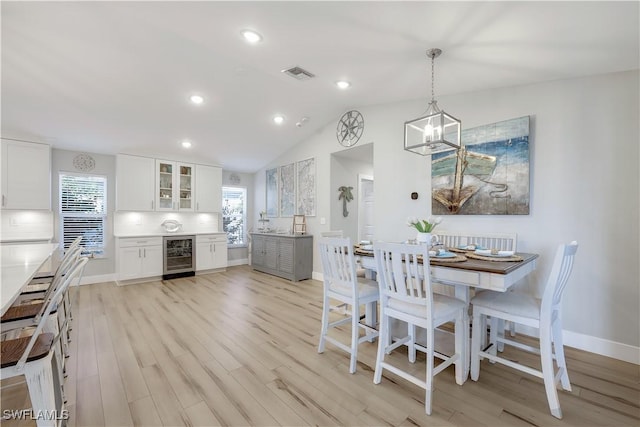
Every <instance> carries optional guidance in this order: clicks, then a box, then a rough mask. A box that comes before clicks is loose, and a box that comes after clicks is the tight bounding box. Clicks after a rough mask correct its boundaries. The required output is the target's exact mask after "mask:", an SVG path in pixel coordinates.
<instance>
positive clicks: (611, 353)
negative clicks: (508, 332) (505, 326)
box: [516, 325, 640, 365]
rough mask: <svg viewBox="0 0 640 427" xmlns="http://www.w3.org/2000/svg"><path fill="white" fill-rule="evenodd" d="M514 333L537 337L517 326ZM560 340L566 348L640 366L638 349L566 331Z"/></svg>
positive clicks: (536, 332)
mask: <svg viewBox="0 0 640 427" xmlns="http://www.w3.org/2000/svg"><path fill="white" fill-rule="evenodd" d="M516 331H517V332H518V333H521V334H525V335H529V336H532V337H536V338H538V337H539V334H538V330H537V329H535V328H531V327H526V326H521V325H518V326H516ZM562 339H563V340H564V345H565V346H567V347H573V348H577V349H578V350H583V351H588V352H589V353H595V354H599V355H600V356H606V357H612V358H614V359H618V360H622V361H624V362H629V363H633V364H636V365H640V347H634V346H631V345H629V344H624V343H620V342H615V341H611V340H607V339H604V338H598V337H594V336H591V335H585V334H580V333H578V332H572V331H567V330H566V329H565V330H563V331H562Z"/></svg>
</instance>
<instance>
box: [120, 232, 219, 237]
mask: <svg viewBox="0 0 640 427" xmlns="http://www.w3.org/2000/svg"><path fill="white" fill-rule="evenodd" d="M199 234H207V235H208V234H219V235H226V234H227V233H225V232H224V231H199V232H196V231H193V232H187V231H180V232H179V233H168V232H166V231H165V232H160V233H136V234H115V235H114V237H116V238H122V239H126V238H130V237H134V238H135V237H164V236H197V235H199Z"/></svg>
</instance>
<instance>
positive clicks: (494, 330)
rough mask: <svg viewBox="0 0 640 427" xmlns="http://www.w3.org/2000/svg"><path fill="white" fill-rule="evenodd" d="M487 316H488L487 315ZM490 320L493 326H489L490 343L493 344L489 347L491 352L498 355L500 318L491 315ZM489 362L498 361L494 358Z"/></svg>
mask: <svg viewBox="0 0 640 427" xmlns="http://www.w3.org/2000/svg"><path fill="white" fill-rule="evenodd" d="M485 317H486V316H485ZM489 322H490V323H491V326H489V343H490V344H493V345H492V346H491V348H490V349H489V353H491V354H493V355H494V356H497V354H498V332H499V331H498V319H497V318H496V317H490V318H489ZM489 363H492V364H493V363H496V362H495V361H493V360H490V361H489Z"/></svg>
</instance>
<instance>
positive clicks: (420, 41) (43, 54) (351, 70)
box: [1, 1, 639, 172]
mask: <svg viewBox="0 0 640 427" xmlns="http://www.w3.org/2000/svg"><path fill="white" fill-rule="evenodd" d="M1 13H2V136H3V137H10V138H18V139H26V140H35V141H44V142H48V143H51V144H52V145H53V146H54V147H56V148H62V149H70V150H78V151H89V152H98V153H109V154H115V153H118V152H126V153H132V154H146V155H152V156H159V157H170V158H179V159H194V160H198V161H201V162H207V163H215V164H219V165H221V166H223V167H224V168H225V169H228V170H235V171H240V172H253V171H255V170H258V169H259V168H261V167H263V166H264V165H265V164H267V163H268V162H269V161H271V160H272V159H274V158H276V157H277V156H279V155H280V154H282V153H283V152H284V151H286V150H287V149H289V148H290V147H291V146H293V145H295V144H297V143H299V142H300V141H302V140H304V139H306V138H308V137H310V136H311V135H312V134H313V133H314V132H316V131H317V130H318V129H320V128H321V127H323V126H325V125H327V124H328V123H333V122H335V121H337V119H338V118H339V117H340V116H341V115H342V113H344V112H345V111H347V110H348V109H352V108H358V107H362V106H366V105H374V104H382V103H389V102H397V101H402V100H409V99H425V106H426V100H427V98H428V97H429V96H430V75H429V73H430V65H429V61H428V60H427V57H426V55H425V51H426V49H428V48H432V47H439V48H441V49H443V50H444V53H443V55H442V56H441V57H440V58H438V59H437V60H436V95H446V94H455V93H464V92H470V91H479V90H484V89H490V88H496V87H502V86H514V85H521V84H530V83H536V82H541V81H549V80H558V79H567V78H573V77H578V76H586V75H592V74H601V73H607V72H616V71H624V70H631V69H637V68H639V3H638V2H635V1H631V2H608V1H607V2H593V1H589V2H479V1H478V2H392V1H390V2H296V1H291V2H268V1H266V2H2V5H1ZM247 28H249V29H253V30H256V31H257V32H259V33H260V34H261V35H262V36H263V40H262V41H261V42H259V43H257V44H253V45H251V44H248V43H246V42H245V41H244V40H243V38H242V36H241V35H240V32H241V30H243V29H247ZM292 66H300V67H302V68H304V69H306V70H308V71H310V72H311V73H313V74H315V77H314V78H312V79H310V80H306V81H299V80H296V79H293V78H292V77H289V76H287V75H285V74H284V73H282V72H281V70H283V69H285V68H289V67H292ZM341 79H344V80H348V81H349V82H351V84H352V86H351V87H350V88H349V89H347V90H340V89H338V88H336V86H335V82H336V81H337V80H341ZM194 93H198V94H201V95H202V96H204V98H205V102H204V103H203V104H202V105H199V106H196V105H193V104H191V103H190V102H189V96H190V95H191V94H194ZM594 108H596V106H594ZM275 114H283V115H284V116H285V121H284V123H283V124H282V125H279V126H278V125H275V124H274V123H273V121H272V118H273V116H274V115H275ZM303 117H307V118H308V120H307V121H305V122H304V123H303V124H302V126H300V127H298V126H296V123H297V122H300V121H301V120H302V118H303ZM399 126H401V124H399ZM184 139H188V140H190V141H191V142H192V147H191V148H190V149H189V150H188V151H187V150H185V149H183V148H181V147H180V141H182V140H184Z"/></svg>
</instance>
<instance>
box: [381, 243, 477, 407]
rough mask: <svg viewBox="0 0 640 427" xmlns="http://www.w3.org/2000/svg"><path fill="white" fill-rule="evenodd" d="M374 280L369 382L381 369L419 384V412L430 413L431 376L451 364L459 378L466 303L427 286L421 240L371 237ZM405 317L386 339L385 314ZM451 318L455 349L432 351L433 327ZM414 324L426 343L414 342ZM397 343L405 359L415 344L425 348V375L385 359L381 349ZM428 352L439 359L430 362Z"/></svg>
mask: <svg viewBox="0 0 640 427" xmlns="http://www.w3.org/2000/svg"><path fill="white" fill-rule="evenodd" d="M373 253H374V257H375V259H376V265H377V272H378V284H379V286H380V317H381V320H380V338H379V340H378V354H377V357H376V369H375V373H374V377H373V382H374V383H375V384H379V383H380V381H381V379H382V371H383V370H384V369H387V370H389V371H391V372H393V373H394V374H396V375H398V376H400V377H402V378H404V379H406V380H408V381H410V382H412V383H413V384H415V385H417V386H419V387H422V388H423V389H425V402H424V404H425V412H426V413H427V414H429V415H431V406H432V405H431V400H432V390H433V378H434V376H435V375H437V374H438V373H440V372H442V371H443V370H444V369H445V368H447V367H448V366H450V365H451V364H454V365H455V376H456V383H458V384H460V385H462V384H463V383H464V381H465V378H464V376H465V373H464V371H465V368H464V364H465V363H466V360H467V357H466V351H467V350H466V349H467V340H468V331H469V320H468V316H467V313H466V312H467V308H468V306H467V304H466V303H465V302H464V301H461V300H458V299H455V298H451V297H448V296H445V295H439V294H435V293H433V292H432V289H431V279H430V274H429V248H428V247H427V246H426V245H411V244H398V243H375V244H374V245H373ZM392 318H393V319H397V320H400V321H403V322H406V323H407V325H408V328H407V336H405V337H402V338H399V339H397V340H395V342H393V341H392V339H391V328H390V319H392ZM447 322H455V352H454V354H453V355H451V356H447V355H445V354H442V353H440V352H437V351H435V348H434V346H435V338H434V335H435V328H437V327H438V326H440V325H443V324H444V323H447ZM416 327H419V328H423V329H425V330H426V335H427V342H426V346H423V345H420V344H418V343H416V339H415V337H416ZM401 345H406V346H408V352H409V361H410V362H412V363H413V362H415V360H416V350H419V351H422V352H424V353H425V354H426V380H422V379H420V378H418V377H416V376H414V375H413V374H411V373H409V372H406V371H403V370H402V369H400V368H398V367H397V366H394V365H392V364H390V363H388V362H385V355H386V354H389V353H391V352H392V351H393V350H395V349H396V348H398V347H399V346H401ZM434 357H437V358H439V359H441V360H442V362H440V363H439V364H438V365H437V366H434V361H433V359H434Z"/></svg>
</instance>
